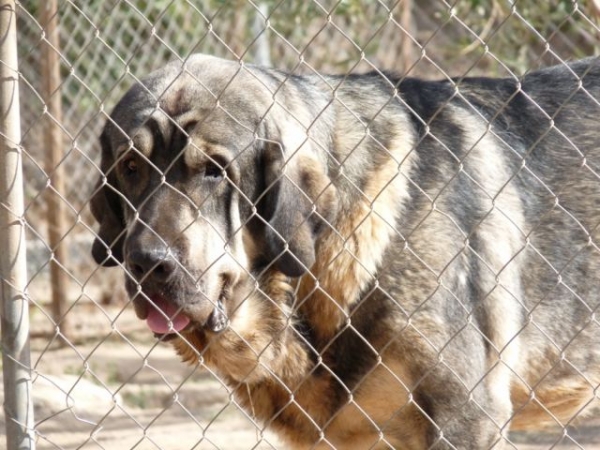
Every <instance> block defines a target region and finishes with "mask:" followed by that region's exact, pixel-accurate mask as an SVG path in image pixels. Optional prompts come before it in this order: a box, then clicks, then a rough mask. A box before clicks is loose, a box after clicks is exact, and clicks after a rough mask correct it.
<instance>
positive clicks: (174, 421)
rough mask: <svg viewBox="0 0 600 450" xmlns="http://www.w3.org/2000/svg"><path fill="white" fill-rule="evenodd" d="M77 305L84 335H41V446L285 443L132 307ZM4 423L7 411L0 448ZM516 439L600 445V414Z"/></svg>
mask: <svg viewBox="0 0 600 450" xmlns="http://www.w3.org/2000/svg"><path fill="white" fill-rule="evenodd" d="M72 314H74V315H76V316H77V317H78V320H77V325H76V329H75V330H74V332H75V333H76V335H77V336H78V337H77V343H76V344H74V343H70V344H69V345H67V346H64V347H60V346H59V345H57V343H58V341H59V340H60V339H56V340H54V341H52V340H49V339H48V337H45V338H44V337H35V338H33V339H32V344H31V345H32V364H33V366H34V375H35V378H34V385H33V398H34V405H35V422H36V434H37V436H38V439H37V448H38V449H40V450H46V449H48V450H50V449H53V450H54V449H84V450H91V449H94V450H96V449H105V450H113V449H114V450H126V449H136V450H146V449H147V450H157V449H163V450H189V449H223V450H230V449H231V450H238V449H239V450H241V449H282V448H285V447H284V446H282V445H281V444H280V442H279V441H278V440H277V438H276V437H275V436H274V435H272V434H270V433H268V432H262V431H261V429H260V427H258V426H255V425H254V423H253V420H252V418H251V417H250V416H248V415H246V414H245V413H243V412H241V410H240V409H239V408H238V407H237V406H236V404H235V401H234V399H233V398H232V397H231V395H230V394H229V392H228V391H227V389H226V388H225V387H224V386H223V385H222V384H221V383H220V382H219V381H218V378H217V377H216V376H214V375H212V374H210V373H207V372H203V371H201V370H199V369H198V368H195V367H190V366H187V365H184V364H182V363H180V362H179V360H178V358H177V356H176V355H175V354H174V353H173V351H172V350H171V348H170V346H169V345H168V344H159V343H156V342H154V340H153V338H152V337H151V336H150V333H149V331H148V330H147V329H146V328H145V325H144V324H143V323H142V322H140V321H137V319H135V317H133V313H132V312H131V310H130V308H126V309H125V310H124V311H123V309H122V308H121V307H105V306H103V307H99V305H96V304H94V303H93V302H81V304H80V305H78V306H77V307H76V308H75V309H74V310H73V311H72ZM31 316H32V330H33V331H34V335H35V334H37V335H39V336H44V334H45V333H51V332H52V327H51V326H50V323H49V321H48V318H47V316H46V315H45V314H43V313H42V311H37V312H36V311H32V314H31ZM4 429H5V427H4V423H3V416H2V413H1V412H0V449H2V448H4V447H3V446H4V445H5V437H4V436H3V435H2V434H3V433H4ZM511 441H512V442H513V444H514V448H518V449H520V450H541V449H550V448H552V449H561V450H562V449H586V450H600V417H598V416H596V417H595V418H592V419H591V420H587V421H585V422H581V423H580V424H579V425H578V426H577V427H572V428H569V429H567V430H566V431H564V430H563V429H562V428H561V429H556V430H550V431H548V432H547V433H543V434H527V433H521V434H512V435H511Z"/></svg>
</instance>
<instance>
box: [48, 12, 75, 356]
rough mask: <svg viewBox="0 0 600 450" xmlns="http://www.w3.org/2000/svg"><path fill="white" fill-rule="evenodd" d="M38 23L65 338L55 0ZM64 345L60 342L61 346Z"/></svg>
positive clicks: (52, 242) (57, 295) (52, 236)
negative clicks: (41, 35) (41, 33)
mask: <svg viewBox="0 0 600 450" xmlns="http://www.w3.org/2000/svg"><path fill="white" fill-rule="evenodd" d="M41 9H42V11H41V13H42V18H41V23H42V26H43V27H44V33H45V38H46V45H44V46H43V50H42V71H41V72H42V78H43V94H44V101H45V103H46V108H47V111H46V117H45V119H46V127H45V130H44V132H45V135H44V142H45V145H46V146H47V150H46V172H47V173H48V176H49V181H50V184H49V192H48V195H47V196H46V200H47V202H48V210H47V214H48V217H47V219H48V245H49V246H50V249H51V250H52V261H51V263H50V280H51V281H50V282H51V288H52V316H53V319H54V321H55V322H56V324H57V325H58V326H59V328H60V331H61V333H62V334H63V335H64V336H65V337H66V338H68V337H69V336H71V327H70V326H69V320H68V317H67V316H66V315H65V313H66V311H67V309H68V306H69V305H68V297H67V293H68V289H67V287H68V283H69V280H68V277H67V274H66V272H65V271H64V270H63V269H62V267H64V266H66V262H67V258H66V251H65V250H66V243H65V242H64V239H65V230H66V227H65V222H66V221H65V204H64V202H65V199H64V197H63V194H64V192H65V188H64V166H63V165H61V164H60V163H61V160H62V157H63V153H64V151H63V150H64V147H65V142H64V136H63V132H62V130H61V128H60V124H61V123H62V120H63V117H62V96H61V91H60V87H61V86H60V85H61V76H60V57H59V56H60V55H59V52H60V39H59V33H58V31H59V29H58V18H59V17H58V6H57V2H56V0H47V1H45V2H42V3H41ZM63 344H64V342H63Z"/></svg>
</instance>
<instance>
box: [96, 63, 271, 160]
mask: <svg viewBox="0 0 600 450" xmlns="http://www.w3.org/2000/svg"><path fill="white" fill-rule="evenodd" d="M205 58H206V59H201V60H199V61H193V64H188V65H182V64H180V63H179V64H176V65H168V66H166V67H165V68H163V69H161V70H159V71H157V72H154V73H152V74H150V75H149V76H148V77H147V78H145V79H143V80H142V81H141V82H140V83H137V84H136V85H134V86H133V87H132V88H131V89H130V90H129V91H128V92H127V93H126V94H125V96H124V97H123V98H122V99H121V101H120V102H119V103H118V104H117V106H116V107H115V109H114V111H113V113H112V114H111V117H110V119H109V120H108V122H107V125H106V130H105V131H106V134H107V137H108V139H110V141H111V144H112V147H113V148H118V147H121V146H123V145H125V144H127V143H129V142H131V140H132V139H133V138H134V137H135V136H138V135H140V134H141V135H144V134H147V133H148V132H150V133H151V134H152V133H156V132H159V133H161V134H162V135H163V136H165V137H168V135H169V134H170V131H169V130H172V129H174V128H179V129H181V130H184V131H190V130H191V129H192V128H196V129H197V130H199V131H201V132H202V134H203V137H204V138H205V139H207V140H209V141H215V142H221V143H223V144H227V142H225V141H227V140H228V139H232V138H234V137H235V136H238V137H240V136H242V135H248V134H255V132H256V127H257V125H258V123H259V122H260V120H261V118H263V117H264V116H265V115H266V114H267V113H268V111H269V109H270V108H271V107H272V106H273V105H272V104H273V90H272V88H271V87H270V86H268V80H266V81H263V80H261V79H260V78H259V77H258V76H257V75H256V74H254V73H251V72H250V70H249V69H245V68H240V67H236V66H237V64H235V63H233V62H229V61H222V60H215V61H216V63H215V64H213V59H212V58H210V57H205ZM171 132H172V131H171Z"/></svg>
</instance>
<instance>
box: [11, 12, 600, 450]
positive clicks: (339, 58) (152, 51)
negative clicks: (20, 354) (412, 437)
mask: <svg viewBox="0 0 600 450" xmlns="http://www.w3.org/2000/svg"><path fill="white" fill-rule="evenodd" d="M3 6H4V3H3ZM3 14H5V12H3ZM16 19H17V23H16V25H17V30H18V32H17V33H18V34H17V47H18V77H19V81H20V83H19V88H20V128H21V132H20V142H18V146H19V148H20V149H21V155H22V166H23V178H24V184H23V186H24V211H23V213H22V215H21V214H17V216H18V219H20V223H21V224H22V226H23V230H24V232H25V235H26V255H27V256H26V265H27V275H26V282H25V286H24V289H25V290H24V295H25V298H26V299H27V302H28V305H29V308H28V309H29V311H28V312H29V323H30V333H29V335H30V343H29V345H30V347H31V361H30V362H27V363H23V362H21V363H20V364H21V366H20V367H21V369H23V368H25V369H26V371H29V372H30V373H31V377H32V387H31V389H30V390H29V391H28V392H29V393H30V398H23V397H21V398H20V400H17V401H22V402H24V403H25V406H24V407H25V408H28V407H31V405H33V408H34V411H33V418H34V420H33V421H32V422H31V424H30V425H29V426H30V427H31V429H30V430H29V433H30V436H32V437H33V443H32V444H31V446H30V447H14V448H33V447H35V446H37V448H40V449H96V448H101V449H134V448H135V449H169V450H175V449H192V448H193V449H205V448H206V449H216V448H220V449H242V448H248V449H250V448H265V449H266V448H285V444H284V443H282V442H281V441H280V440H279V437H278V436H277V435H276V434H272V433H271V432H270V431H268V430H266V429H265V427H264V424H262V423H259V422H258V421H257V420H256V419H255V418H254V414H253V413H252V408H253V407H254V405H252V407H251V408H247V407H246V408H245V409H244V408H243V407H242V405H241V404H240V403H239V399H238V397H236V396H234V392H233V390H232V388H231V387H230V385H228V384H227V383H226V382H225V380H224V379H223V377H222V375H220V374H219V373H216V372H214V371H212V370H211V369H210V368H209V367H208V366H205V365H204V364H203V363H202V362H200V363H198V364H196V365H186V364H183V363H180V361H179V358H178V356H177V355H175V354H174V352H173V350H172V349H171V348H170V346H169V345H166V344H164V343H161V342H158V341H156V340H155V339H153V338H152V336H151V333H150V332H149V330H148V329H147V327H146V325H145V323H144V322H143V321H139V320H138V319H136V317H135V314H134V312H133V306H132V304H131V302H130V300H129V298H128V296H127V293H126V292H125V288H124V287H122V285H123V278H124V274H123V269H122V267H117V268H111V269H106V268H99V267H98V265H97V264H96V263H95V262H94V261H93V259H92V257H91V243H92V241H93V240H94V239H95V238H96V237H97V234H96V233H97V225H96V222H95V221H94V219H93V217H92V214H91V212H90V210H89V204H90V200H91V198H92V196H93V195H94V193H95V192H96V190H97V186H96V184H95V183H96V181H97V179H98V178H99V177H100V175H101V169H100V144H99V139H98V138H99V135H100V133H101V131H102V127H103V126H104V124H105V123H106V121H107V117H108V114H109V113H110V111H111V110H112V108H113V107H114V105H115V104H116V103H117V102H118V100H119V99H120V98H121V97H122V96H123V94H124V93H125V92H126V91H127V90H128V89H129V88H130V87H131V86H132V85H133V84H134V83H135V82H137V81H139V80H140V78H142V77H143V76H145V75H146V74H148V73H149V72H151V71H152V70H154V69H157V68H159V67H162V66H163V65H165V64H166V63H167V62H169V61H173V60H185V59H187V58H188V57H189V56H190V55H191V54H193V53H206V54H210V55H215V56H218V57H223V58H226V59H229V60H234V61H236V60H237V61H243V62H244V63H258V64H261V65H265V66H271V67H274V68H277V69H280V70H284V71H289V72H293V73H294V74H313V73H317V74H325V73H337V74H350V73H364V72H367V71H371V70H373V69H375V68H379V69H385V70H389V71H394V72H397V73H400V74H404V75H406V76H409V77H420V78H425V79H450V78H451V77H458V78H461V77H466V76H469V77H471V76H499V77H508V78H519V77H521V76H523V75H524V74H525V73H527V72H529V71H532V70H535V69H536V68H540V67H546V66H549V65H552V64H564V63H565V61H572V60H576V59H579V58H583V57H587V56H592V55H596V54H598V48H599V46H598V44H599V42H600V4H599V3H598V2H596V1H595V0H587V1H566V0H552V1H548V2H537V1H533V0H516V1H509V0H506V1H505V0H490V1H480V0H459V1H455V2H447V1H443V0H425V1H418V2H417V1H414V0H399V1H396V0H392V1H383V0H377V1H376V0H364V1H357V0H337V1H336V0H332V1H317V0H311V1H306V2H300V1H288V0H274V1H272V0H265V1H258V2H252V1H246V0H234V1H220V0H209V1H206V2H195V1H185V0H154V1H129V0H107V1H101V0H89V1H69V0H59V1H58V2H57V4H56V5H54V4H53V2H35V1H22V2H17V4H16ZM2 34H3V35H4V34H5V31H2ZM8 64H9V62H8V61H7V60H2V59H0V65H5V66H6V65H8ZM48 79H54V81H55V82H54V84H52V83H50V84H48ZM53 102H54V106H53V105H52V103H53ZM56 103H58V104H56ZM3 108H4V107H3ZM49 129H50V130H53V131H50V132H49V131H48V130H49ZM0 131H1V133H2V134H3V137H4V138H6V137H7V135H8V134H7V133H6V131H5V130H0ZM52 133H53V134H52ZM51 136H54V137H51ZM51 152H58V153H54V154H55V158H54V159H51V157H49V154H50V153H51ZM597 183H600V181H597ZM2 203H3V205H2V208H4V210H5V211H8V210H9V206H6V205H7V202H6V201H5V199H2ZM57 215H60V216H61V220H59V221H57V220H56V217H57ZM8 220H9V221H11V220H14V217H12V219H11V218H10V214H9V219H8ZM596 225H597V224H596ZM0 227H5V224H0ZM3 229H4V228H0V232H1V231H2V230H3ZM53 233H54V236H55V237H54V238H52V237H51V235H52V234H53ZM2 251H4V249H3V250H2ZM4 276H5V275H4V273H3V277H4ZM498 276H499V275H498ZM588 276H589V277H590V278H591V279H593V280H595V282H596V283H597V274H595V273H594V274H591V273H590V274H588ZM13 281H14V280H9V279H7V278H3V280H2V283H3V291H4V289H5V287H6V286H13V284H12V283H13ZM6 292H7V293H8V287H6ZM3 295H5V294H4V293H3ZM6 295H8V294H6ZM5 302H7V300H5ZM594 302H595V303H594ZM590 304H591V305H592V306H591V312H590V313H589V316H588V320H589V321H590V322H591V323H592V324H593V326H595V327H598V321H597V319H596V318H595V316H594V314H595V313H596V311H597V309H595V308H597V305H598V302H597V300H590ZM593 305H596V307H594V306H593ZM5 320H8V317H7V315H6V312H4V315H3V322H2V326H3V327H4V329H3V331H6V330H7V325H6V322H5ZM13 326H14V324H13V325H11V327H10V328H11V330H12V327H13ZM11 339H13V338H12V337H11V336H9V335H8V332H7V333H6V335H5V333H3V345H2V351H3V357H4V361H5V362H4V369H5V370H4V384H5V392H8V391H12V390H13V386H11V385H10V380H11V377H10V376H7V374H6V372H7V371H8V370H12V369H10V368H9V367H8V366H9V365H10V366H11V367H12V366H13V365H12V364H7V361H9V362H10V361H12V360H10V358H12V356H11V355H7V352H9V351H10V348H12V343H9V342H8V341H9V340H11ZM599 344H600V343H599ZM561 351H562V349H561ZM22 364H25V367H23V366H22ZM586 380H587V383H588V386H589V388H590V389H591V390H592V391H593V398H591V399H590V403H594V402H597V400H598V384H594V383H597V382H598V381H597V380H598V378H597V377H596V379H595V380H596V381H594V380H593V379H587V378H586ZM532 395H533V394H532ZM6 401H8V396H7V399H6ZM11 401H12V400H11ZM9 409H10V408H9V407H5V410H6V411H8V410H9ZM10 414H12V412H10ZM26 415H27V417H28V419H31V418H32V417H31V415H30V414H26ZM11 417H12V416H9V415H8V414H6V417H4V418H2V419H1V420H3V421H4V424H5V425H6V427H2V426H0V433H1V432H2V431H1V430H2V429H6V430H7V432H8V433H9V434H10V433H15V432H16V431H15V428H14V427H11V426H10V425H11V423H10V421H11V420H14V419H12V418H11ZM20 425H22V424H20ZM599 430H600V420H598V416H597V415H594V414H592V415H588V416H586V418H582V419H581V420H579V417H578V414H576V415H575V416H574V417H572V418H570V419H569V420H567V421H563V420H559V419H556V420H554V421H553V426H551V427H550V428H548V429H547V430H545V431H543V432H539V433H533V432H514V433H511V434H510V435H509V436H508V435H507V437H506V442H507V445H508V446H509V448H522V449H542V448H560V449H563V448H578V449H584V448H585V449H600V431H599ZM13 438H15V437H14V436H13ZM15 439H16V438H15ZM7 442H10V436H8V441H7ZM13 442H14V440H13ZM382 442H383V445H382ZM382 442H379V443H378V444H377V445H375V444H369V445H365V446H364V448H388V447H386V446H385V440H384V441H382ZM321 444H323V447H324V448H334V447H333V446H327V445H325V444H326V441H325V444H324V443H323V442H321ZM357 445H358V446H359V447H357V448H363V447H360V445H361V444H357ZM1 447H2V444H0V448H1ZM319 448H321V447H319ZM407 448H408V447H407ZM11 450H12V448H11Z"/></svg>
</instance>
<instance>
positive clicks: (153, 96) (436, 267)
mask: <svg viewBox="0 0 600 450" xmlns="http://www.w3.org/2000/svg"><path fill="white" fill-rule="evenodd" d="M599 101H600V63H599V61H598V59H587V60H583V61H579V62H574V63H570V64H562V65H559V66H556V67H550V68H545V69H541V70H538V71H534V72H531V73H529V74H527V75H525V76H523V77H522V78H516V77H515V78H506V79H492V78H460V79H454V80H450V79H446V80H441V81H424V80H420V79H415V78H410V77H401V76H398V75H394V74H391V73H387V72H380V71H374V72H371V73H366V74H346V75H321V74H316V73H315V74H311V75H297V74H292V73H286V72H283V71H278V70H275V69H270V68H263V67H258V66H253V65H247V64H243V63H242V62H239V61H227V60H223V59H218V58H215V57H212V56H205V55H193V56H190V57H189V58H187V59H186V60H184V61H178V62H173V63H170V64H168V65H166V66H165V67H163V68H162V69H159V70H158V71H156V72H153V73H151V74H150V75H148V76H147V77H146V78H144V79H142V80H141V81H139V82H138V83H136V84H135V85H134V86H133V87H131V89H130V90H129V91H128V92H127V93H126V94H125V95H124V97H123V98H122V99H121V100H120V101H119V102H118V104H117V105H116V107H115V108H114V111H113V112H112V114H111V115H110V118H109V119H108V120H107V123H106V125H105V127H104V130H103V132H102V134H101V137H100V141H101V147H102V161H101V169H102V172H103V175H102V177H101V178H100V181H99V182H98V184H97V189H96V190H95V191H94V194H93V198H92V201H91V210H92V213H93V215H94V217H95V218H96V219H97V221H98V222H99V224H100V228H99V231H98V233H97V238H96V239H95V242H94V245H93V247H92V253H93V257H94V258H95V260H96V261H97V262H98V263H99V264H102V265H105V266H111V265H120V266H121V267H122V268H123V269H124V272H125V274H126V276H125V278H126V280H125V285H126V288H127V291H128V293H129V296H130V297H131V299H132V303H133V307H134V309H135V312H136V314H137V316H138V317H139V318H140V319H142V320H146V322H147V324H148V327H149V328H150V330H151V331H152V332H154V334H155V336H156V337H157V338H158V339H162V340H165V341H170V342H172V344H173V345H174V348H175V350H176V352H177V353H178V354H179V355H180V356H181V358H182V359H183V360H184V361H187V362H189V363H191V364H201V365H203V366H205V367H208V368H210V369H211V370H212V371H213V372H214V373H216V374H217V375H218V376H219V378H220V379H221V380H223V381H224V382H225V383H226V384H227V385H228V386H229V387H230V388H231V389H232V391H233V392H234V394H235V397H236V400H237V402H238V404H239V405H241V407H242V408H244V409H245V411H246V412H247V413H248V414H249V415H250V416H251V417H253V418H254V419H255V420H256V421H257V422H258V423H262V424H263V426H265V427H266V428H269V429H271V430H274V431H275V432H276V433H277V434H278V435H279V436H280V437H281V438H282V440H283V441H284V442H285V443H286V445H288V446H289V448H298V449H301V448H302V449H304V448H318V449H321V448H324V449H325V448H326V449H332V448H337V449H367V448H369V449H379V448H398V449H425V448H435V449H446V448H460V449H487V448H502V447H505V446H507V445H509V444H507V443H509V442H510V437H509V435H508V431H509V430H514V429H528V428H530V427H540V426H544V425H548V424H558V425H561V426H566V424H570V423H571V422H572V421H573V420H574V419H575V418H576V417H580V416H582V415H583V414H584V413H585V412H588V411H589V410H591V409H592V408H593V407H594V406H595V403H597V395H595V392H597V390H598V386H599V383H600V324H599V322H598V319H597V316H596V315H595V314H597V311H598V306H599V305H600V282H599V281H600V279H599V276H600V275H599V274H600V249H599V248H598V244H599V243H600V230H599V225H600V145H599V142H600V127H599V126H598V120H599V119H598V118H599V117H600V103H599Z"/></svg>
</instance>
